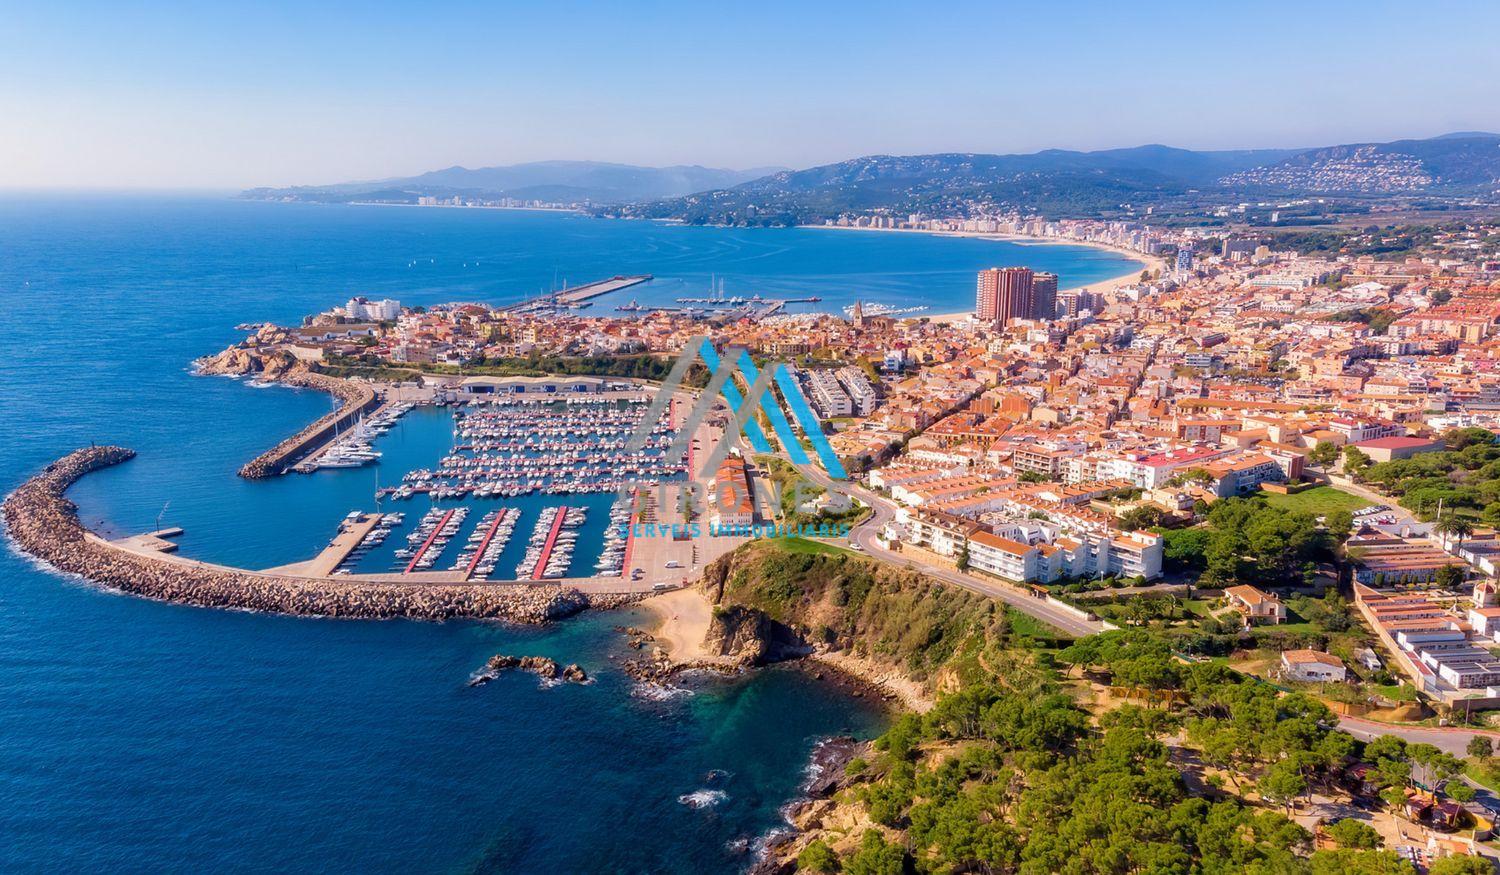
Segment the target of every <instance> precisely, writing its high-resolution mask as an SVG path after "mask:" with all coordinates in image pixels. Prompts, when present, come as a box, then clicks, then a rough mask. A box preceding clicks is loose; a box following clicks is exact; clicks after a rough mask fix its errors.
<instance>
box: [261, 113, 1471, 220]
mask: <svg viewBox="0 0 1500 875" xmlns="http://www.w3.org/2000/svg"><path fill="white" fill-rule="evenodd" d="M455 195H458V196H463V197H481V198H496V197H511V198H517V199H521V200H541V201H547V202H553V203H567V204H589V205H591V206H592V208H593V209H594V211H595V212H596V213H598V214H600V215H609V216H622V217H633V218H656V219H675V220H678V221H684V222H689V223H694V224H723V225H793V224H807V223H820V222H822V221H825V220H827V219H833V218H837V217H838V216H840V215H845V214H849V213H866V212H871V211H883V212H888V213H890V214H892V215H896V216H904V215H906V214H908V213H925V214H928V215H965V214H970V213H972V212H974V211H975V209H976V208H984V209H1005V208H1010V209H1017V210H1021V211H1025V212H1035V213H1039V214H1042V215H1046V216H1050V217H1068V216H1101V215H1103V216H1107V215H1119V214H1122V213H1128V212H1129V210H1126V209H1125V205H1130V207H1131V208H1134V207H1144V206H1152V205H1162V206H1163V207H1170V206H1173V205H1177V204H1193V205H1199V206H1201V205H1202V204H1224V203H1234V202H1236V201H1244V200H1251V199H1267V198H1271V199H1282V198H1298V197H1331V198H1351V199H1360V198H1364V199H1369V198H1374V197H1382V198H1386V199H1389V198H1391V197H1408V198H1409V197H1423V198H1450V199H1452V198H1467V199H1476V198H1478V199H1483V200H1487V201H1494V200H1495V199H1496V197H1497V195H1500V134H1493V133H1485V132H1478V131H1466V132H1459V133H1453V134H1446V135H1443V136H1440V137H1432V138H1429V139H1412V140H1396V141H1393V142H1387V143H1354V144H1346V145H1339V146H1325V147H1319V148H1310V149H1244V150H1231V151H1194V150H1190V149H1178V148H1173V147H1170V146H1163V145H1154V144H1153V145H1147V146H1136V147H1133V148H1127V149H1105V150H1101V151H1095V152H1075V151H1067V150H1061V149H1048V150H1044V151H1041V152H1033V153H1029V154H1021V155H990V154H982V153H940V154H933V155H904V156H902V155H871V156H866V157H862V158H855V159H852V160H848V161H840V162H838V163H835V164H825V165H822V166H819V167H811V168H808V169H805V170H786V169H778V168H755V169H749V170H724V169H714V168H707V167H698V166H674V167H638V166H633V165H627V164H606V163H599V162H592V161H542V162H535V163H530V164H516V165H510V166H502V167H482V168H477V169H469V168H465V167H449V168H447V169H445V170H434V171H432V172H429V173H424V174H421V175H420V176H413V177H406V178H401V179H386V180H378V181H372V182H350V183H342V184H339V185H329V186H314V187H301V188H282V189H271V188H258V189H251V190H250V191H247V192H245V193H244V196H245V197H250V198H262V199H277V200H308V201H324V202H348V201H380V202H392V203H415V202H416V201H417V198H418V197H421V196H437V197H440V198H447V197H452V196H455Z"/></svg>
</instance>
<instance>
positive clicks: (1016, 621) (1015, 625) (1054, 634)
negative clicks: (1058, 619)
mask: <svg viewBox="0 0 1500 875" xmlns="http://www.w3.org/2000/svg"><path fill="white" fill-rule="evenodd" d="M1005 616H1006V619H1007V620H1008V621H1009V622H1010V628H1011V631H1012V632H1015V633H1016V634H1017V635H1025V636H1027V637H1028V638H1034V639H1036V640H1038V641H1057V640H1058V639H1059V638H1066V637H1067V636H1066V635H1064V634H1063V633H1062V632H1061V631H1060V630H1058V629H1054V628H1052V627H1051V626H1049V625H1047V624H1046V623H1044V622H1042V621H1041V620H1038V619H1037V618H1036V617H1033V616H1031V615H1030V614H1023V613H1021V612H1020V611H1019V610H1017V609H1016V608H1014V607H1011V606H1010V605H1006V606H1005Z"/></svg>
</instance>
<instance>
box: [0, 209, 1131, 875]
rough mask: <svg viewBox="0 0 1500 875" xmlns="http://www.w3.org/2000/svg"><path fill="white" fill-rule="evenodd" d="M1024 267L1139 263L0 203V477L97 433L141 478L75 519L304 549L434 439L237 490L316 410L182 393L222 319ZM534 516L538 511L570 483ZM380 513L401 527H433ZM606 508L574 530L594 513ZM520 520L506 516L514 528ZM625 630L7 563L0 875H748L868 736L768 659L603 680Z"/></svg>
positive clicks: (623, 616) (737, 289)
mask: <svg viewBox="0 0 1500 875" xmlns="http://www.w3.org/2000/svg"><path fill="white" fill-rule="evenodd" d="M1015 263H1025V264H1030V265H1032V266H1033V267H1036V268H1037V269H1047V270H1053V271H1056V272H1058V273H1059V274H1061V275H1062V278H1063V279H1062V282H1063V284H1064V285H1077V284H1080V283H1084V282H1090V281H1095V280H1098V279H1103V278H1105V277H1108V276H1114V275H1117V274H1120V273H1122V272H1124V271H1126V270H1128V269H1129V268H1130V267H1131V264H1130V262H1128V261H1126V260H1124V259H1121V258H1119V257H1118V256H1114V255H1111V254H1108V253H1101V252H1098V251H1095V250H1089V249H1081V248H1076V247H1063V246H1036V247H1023V246H1018V245H1015V244H1008V243H998V242H994V241H983V240H971V239H942V238H935V237H929V236H923V235H903V234H858V233H852V232H851V233H839V232H824V231H818V230H780V231H778V230H734V229H716V228H685V227H675V226H667V225H660V224H653V223H644V222H618V221H607V220H596V219H590V218H585V217H581V216H575V215H568V214H552V213H526V212H512V211H493V210H444V209H425V210H424V209H400V208H379V207H323V206H306V205H280V204H267V203H251V202H241V201H235V200H231V199H228V198H207V197H196V196H195V197H144V196H131V197H125V196H97V195H88V196H84V195H79V196H71V197H29V196H6V197H4V198H0V314H3V316H0V417H3V429H0V489H3V490H4V491H7V492H8V491H9V490H10V489H13V488H14V487H15V486H16V485H17V484H19V483H20V482H21V481H22V480H23V479H25V478H26V477H27V476H29V475H30V474H32V473H34V472H35V471H37V470H38V469H39V468H41V467H42V466H44V465H45V464H47V462H49V461H50V460H52V459H54V458H56V457H57V456H59V455H61V454H63V453H65V452H67V451H68V450H70V449H73V448H75V447H78V446H82V445H87V444H89V443H90V442H100V443H115V444H121V445H124V446H129V447H132V448H134V449H136V450H137V451H138V452H139V456H138V457H137V458H136V459H135V460H133V461H131V462H129V463H127V464H124V465H121V466H119V467H117V468H114V469H110V470H108V471H103V472H99V473H97V474H93V475H90V476H89V477H87V478H85V479H84V480H83V481H81V482H80V483H79V484H78V485H77V487H75V488H74V490H73V491H72V492H71V493H70V497H72V498H73V499H74V500H75V501H77V502H78V504H79V506H80V512H81V514H82V517H83V519H84V521H85V523H86V524H88V525H89V526H91V527H94V528H97V529H99V530H101V531H104V532H106V533H113V534H124V533H134V532H140V531H145V530H149V529H153V528H156V526H157V525H158V523H160V524H161V525H170V526H181V527H183V528H184V530H185V534H184V536H183V537H182V538H181V539H180V542H181V549H182V553H183V554H184V555H187V556H191V557H194V558H200V559H205V560H209V561H215V562H224V563H229V564H235V565H242V566H247V567H253V568H264V567H270V566H274V565H279V564H283V563H288V562H295V561H299V560H302V559H306V558H309V557H311V556H312V555H314V554H315V553H316V552H317V550H318V549H320V548H321V547H322V546H323V545H324V544H326V543H327V541H328V539H329V538H330V537H331V536H332V534H333V531H334V527H335V526H336V524H337V521H338V519H339V518H340V517H342V516H343V515H344V514H345V513H347V512H348V511H349V510H352V509H355V508H365V509H368V508H370V507H372V506H373V492H374V490H375V488H376V486H377V485H394V484H395V482H396V479H397V478H398V477H399V475H400V473H403V472H404V471H406V470H410V469H411V468H413V467H421V466H427V465H431V464H433V463H434V462H435V461H436V458H438V457H440V455H441V453H442V452H445V451H446V449H447V446H449V445H451V435H446V434H444V429H446V428H448V427H449V426H448V424H447V422H446V420H445V419H443V418H441V417H439V418H437V419H430V418H428V417H427V416H426V415H422V416H411V417H408V420H406V421H404V423H403V425H402V426H400V427H398V428H397V429H393V431H392V432H391V434H389V435H387V436H385V437H384V438H382V439H381V442H380V445H379V449H381V451H382V452H383V453H384V454H385V455H384V456H383V458H382V459H381V461H380V464H379V465H377V466H372V467H370V468H362V469H348V470H338V471H323V472H319V473H317V474H313V475H307V476H300V475H289V476H286V477H281V478H275V479H271V480H266V481H257V482H250V481H245V480H242V479H240V478H238V477H236V476H235V471H236V469H237V468H238V467H239V466H240V465H242V464H243V463H244V462H246V461H248V460H249V459H251V458H253V457H254V456H255V455H257V454H258V453H260V452H261V451H263V450H265V449H266V448H268V447H270V446H272V445H274V444H275V443H276V442H278V441H279V440H281V439H282V438H284V437H286V436H287V435H290V434H292V433H293V432H295V431H296V430H297V429H299V428H301V427H302V426H303V425H304V424H306V423H307V422H309V421H310V420H312V419H314V418H316V417H317V416H319V415H321V414H323V413H324V412H326V411H328V410H329V409H330V406H331V401H330V399H329V398H328V396H326V395H323V394H320V393H317V392H312V391H303V390H291V389H286V388H281V387H271V388H257V387H255V386H254V385H253V384H251V383H249V382H247V381H244V380H232V379H227V378H213V377H197V376H194V375H193V374H192V373H191V371H190V368H189V363H190V362H191V360H192V359H193V358H195V357H197V356H201V355H204V354H208V353H213V352H216V351H218V350H219V349H221V348H223V347H224V346H226V345H227V344H229V343H231V342H233V341H234V340H236V339H237V338H238V337H239V336H241V334H240V332H237V331H235V329H234V325H235V324H237V323H241V322H253V321H261V320H273V321H277V322H280V323H283V324H296V323H297V321H298V320H300V319H301V317H302V316H303V315H305V314H308V313H311V312H314V311H317V310H321V309H326V308H328V307H330V306H332V305H335V304H339V303H342V302H343V301H344V300H346V299H347V298H348V297H350V296H352V295H355V294H363V295H368V296H372V297H396V298H399V299H401V300H402V301H403V302H404V303H407V304H434V303H440V302H444V301H452V300H474V301H484V302H490V303H498V302H504V301H511V300H518V299H520V298H523V297H526V296H529V295H532V294H535V293H536V292H537V291H539V290H543V289H546V288H548V287H550V286H551V285H553V284H554V283H556V284H558V285H561V284H562V282H563V281H564V280H566V281H567V282H569V283H579V282H585V281H589V280H593V279H599V278H602V277H606V276H612V275H615V274H634V273H651V274H654V275H655V276H656V277H658V279H657V280H655V281H654V282H652V283H650V284H648V285H644V286H639V287H637V288H635V289H632V290H629V291H628V292H627V293H620V294H618V295H613V296H609V297H607V298H602V299H600V303H598V304H596V309H595V312H608V311H609V310H611V309H612V307H613V306H615V305H616V304H614V303H612V301H611V299H613V298H621V299H622V300H628V299H629V298H632V297H634V298H637V299H639V300H641V302H642V303H649V304H655V305H664V306H670V305H671V304H672V301H671V299H672V298H674V297H676V296H682V295H702V294H704V293H705V292H706V291H707V289H708V286H709V283H710V281H711V278H713V277H722V278H725V279H726V288H727V290H728V293H730V294H734V293H741V294H747V295H748V294H754V293H760V294H762V295H764V296H767V297H777V296H799V297H800V296H808V295H818V296H820V297H822V298H823V303H821V304H820V305H816V306H818V307H820V308H822V309H834V308H837V307H841V306H843V305H845V304H847V303H850V302H852V301H853V300H855V299H860V300H865V301H876V302H885V303H890V304H892V305H898V306H910V305H912V303H913V301H921V302H923V303H928V304H929V305H930V306H931V307H932V310H933V312H944V311H946V310H955V309H963V308H964V307H966V306H968V305H969V304H970V303H971V301H972V294H973V293H972V289H973V275H974V272H975V271H976V270H978V269H980V268H983V267H988V266H991V265H996V264H1015ZM585 312H587V311H585ZM424 428H426V431H424ZM434 454H437V455H434ZM556 498H557V499H558V500H557V501H551V497H547V498H546V499H537V498H535V497H533V498H532V499H530V500H529V502H530V503H531V504H536V505H538V506H541V505H544V504H546V503H549V502H551V503H565V502H566V500H567V499H569V498H572V497H571V496H567V497H556ZM387 509H390V510H403V511H406V512H407V513H408V515H409V518H410V517H415V516H417V515H419V514H420V512H421V511H422V510H424V509H425V505H424V504H421V503H418V502H416V501H410V502H398V503H395V504H394V505H389V506H388V508H387ZM606 511H607V504H605V505H601V506H600V507H599V508H598V509H596V510H591V515H592V516H594V517H597V519H596V520H595V522H596V523H597V524H600V525H602V524H603V521H604V514H605V513H606ZM532 512H535V510H534V509H533V511H532ZM529 531H530V517H529V516H528V517H527V518H525V519H523V520H522V523H521V525H519V526H518V527H517V529H516V535H515V540H516V542H524V540H525V537H526V536H527V534H528V533H529ZM453 549H457V548H456V547H455V548H453ZM585 559H587V564H588V565H589V566H591V565H592V561H593V560H592V557H591V555H590V554H583V555H580V557H579V560H578V561H584V560H585ZM507 561H509V556H508V557H507ZM506 567H508V566H506V565H505V564H504V563H502V566H501V567H500V568H498V569H497V570H504V569H505V568H506ZM640 622H644V620H643V619H642V618H641V617H640V616H639V615H637V614H635V613H634V612H629V611H626V612H617V613H610V614H590V615H585V616H583V617H581V618H577V619H573V620H570V621H567V622H564V623H560V624H556V625H554V626H551V627H548V628H545V629H531V628H518V627H514V626H506V625H501V624H493V623H478V622H450V623H418V622H408V621H385V622H374V621H339V620H322V619H306V618H290V617H277V616H267V615H260V614H253V613H246V612H235V611H218V610H205V609H200V608H191V607H182V606H173V605H165V604H158V603H154V602H149V601H145V600H141V599H137V598H133V597H128V596H122V595H118V594H113V593H108V592H104V591H100V590H98V589H96V588H94V587H91V586H89V585H86V584H83V583H80V582H78V581H75V580H67V579H62V578H60V577H58V576H56V575H53V574H50V573H47V572H45V571H43V570H40V569H38V568H37V567H36V566H35V565H34V564H33V563H31V562H30V561H28V560H26V559H25V558H22V557H19V556H17V555H15V554H14V553H13V552H11V551H6V552H4V553H0V750H3V752H4V756H0V854H3V856H4V860H3V863H0V869H4V870H5V871H20V872H29V871H43V870H46V871H59V870H60V871H77V870H89V871H152V872H189V871H247V872H300V871H393V872H394V871H400V872H695V873H696V872H716V871H726V872H727V871H735V870H737V869H740V868H743V867H744V866H745V865H747V863H748V862H749V857H748V852H747V851H746V848H747V847H749V846H753V843H754V841H755V840H756V838H757V837H759V836H762V835H764V834H765V833H766V832H767V831H768V830H771V829H773V828H775V827H776V826H777V825H778V824H779V823H780V816H779V814H778V809H779V808H780V806H782V805H783V804H784V803H785V802H786V801H787V800H788V799H789V798H791V797H792V796H793V795H794V794H795V792H796V788H797V786H798V784H799V782H800V781H801V779H802V774H801V771H802V769H803V767H804V765H805V763H806V759H807V756H808V754H809V752H810V750H811V748H812V745H813V744H814V743H815V742H816V740H817V739H819V738H821V737H824V736H826V735H829V734H833V733H843V732H852V733H854V734H856V735H864V736H868V735H871V734H874V733H875V732H878V731H879V728H880V727H881V726H882V725H883V723H884V720H885V717H884V715H883V714H882V713H881V711H880V710H879V709H878V708H876V707H875V706H874V705H873V704H872V703H871V702H870V701H868V700H867V699H860V698H854V697H852V696H851V695H850V694H849V693H848V692H846V691H845V690H843V689H842V688H839V687H835V686H832V685H829V684H825V683H822V682H818V681H814V680H812V679H810V678H808V677H806V676H805V675H803V674H801V673H798V672H795V671H789V670H785V669H779V670H772V671H765V672H760V673H756V674H753V675H750V676H746V677H741V678H737V679H729V680H714V679H696V680H693V681H691V682H690V683H689V684H687V685H686V690H685V691H684V692H681V693H674V694H669V695H661V694H660V692H661V691H655V692H652V691H643V690H641V689H640V688H638V687H637V686H636V685H635V684H634V683H632V682H631V681H630V680H629V679H628V678H627V677H625V675H624V674H623V673H622V672H621V671H620V669H619V667H618V665H619V661H620V660H621V659H622V658H626V657H628V656H630V655H632V654H633V653H634V652H633V651H630V650H628V649H627V647H626V646H625V643H624V642H623V640H622V638H621V636H619V635H618V634H616V633H615V632H614V631H613V628H614V627H615V626H616V625H620V624H633V623H640ZM500 652H504V653H511V654H517V655H530V654H538V655H546V656H552V657H555V658H557V659H558V660H560V661H564V662H577V663H580V664H581V665H583V667H584V668H585V669H587V670H588V671H589V672H590V673H591V674H593V675H594V676H595V677H596V682H595V683H592V684H589V685H584V686H579V685H558V686H547V685H543V684H541V683H539V682H538V680H537V679H536V678H535V677H533V676H531V675H529V674H508V675H505V676H503V677H501V678H499V679H498V680H496V681H494V682H492V683H490V684H488V685H486V686H483V687H475V688H471V687H468V686H467V685H466V681H467V679H468V678H469V677H470V675H471V674H472V672H473V671H474V670H475V669H477V668H478V667H479V666H480V665H482V664H483V662H484V661H485V659H487V658H488V657H489V656H490V655H492V654H495V653H500ZM643 693H644V694H643Z"/></svg>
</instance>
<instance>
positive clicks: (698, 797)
mask: <svg viewBox="0 0 1500 875" xmlns="http://www.w3.org/2000/svg"><path fill="white" fill-rule="evenodd" d="M728 798H729V794H728V793H725V792H724V791H723V790H707V789H704V790H694V791H693V792H691V793H684V794H682V795H681V796H678V797H677V801H678V802H680V803H682V804H683V805H686V806H687V807H689V808H712V807H714V806H715V805H718V804H719V803H720V802H723V801H724V800H725V799H728Z"/></svg>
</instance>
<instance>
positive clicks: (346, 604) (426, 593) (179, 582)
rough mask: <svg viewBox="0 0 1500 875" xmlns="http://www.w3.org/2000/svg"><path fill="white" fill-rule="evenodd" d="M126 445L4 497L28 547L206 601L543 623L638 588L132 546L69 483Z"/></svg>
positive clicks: (120, 457) (163, 593)
mask: <svg viewBox="0 0 1500 875" xmlns="http://www.w3.org/2000/svg"><path fill="white" fill-rule="evenodd" d="M134 456H135V451H134V450H130V449H127V448H124V447H88V448H85V449H80V450H75V451H74V452H72V453H69V454H68V455H66V456H64V457H62V458H61V459H58V460H57V461H56V462H53V463H52V464H51V465H48V466H47V468H46V469H45V470H44V471H42V472H41V473H40V474H37V475H36V476H35V477H32V478H31V479H30V480H27V481H26V482H25V483H23V484H21V486H20V487H19V488H18V489H16V491H15V492H13V493H11V494H10V495H9V496H8V497H6V499H5V503H4V506H3V513H4V518H5V524H6V528H7V529H8V530H9V532H10V536H11V537H12V538H13V539H14V540H15V542H16V544H17V545H18V546H19V547H20V548H21V549H22V550H23V551H25V552H26V553H28V554H30V555H32V556H35V557H36V558H38V559H41V560H43V561H44V562H46V563H48V564H49V565H51V566H53V567H54V568H56V569H58V570H60V571H64V572H68V573H71V574H76V575H78V576H80V577H83V578H86V579H88V580H90V581H93V582H95V583H98V584H101V585H103V586H107V587H111V588H114V589H118V590H121V591H123V592H128V593H132V594H135V595H140V596H145V597H147V598H153V599H159V600H161V601H167V602H176V603H182V604H190V605H200V606H203V607H215V608H244V609H250V610H257V611H267V612H271V613H279V614H298V615H305V616H319V617H351V618H388V617H411V618H417V619H425V620H444V619H449V618H458V617H474V618H493V619H502V620H510V621H513V622H522V623H542V622H546V621H548V620H554V619H558V618H561V617H566V616H569V615H572V614H575V613H577V612H579V611H581V610H584V609H585V608H590V607H593V608H614V607H619V606H620V605H623V604H626V603H628V602H632V601H635V600H636V599H637V598H638V596H634V595H596V596H588V595H585V594H583V593H581V592H579V591H577V590H575V589H564V588H563V587H561V586H507V585H491V584H427V583H397V582H386V581H377V582H365V581H350V580H340V579H336V578H311V577H293V576H287V575H276V574H262V573H258V572H254V571H243V570H239V569H232V568H226V567H223V566H213V565H203V564H198V563H192V562H184V561H181V560H177V559H172V558H168V557H165V556H162V557H159V558H158V557H153V556H146V555H141V554H138V553H134V552H131V551H128V550H125V549H122V548H120V547H118V546H115V545H113V544H111V543H109V542H108V541H105V540H103V539H101V538H99V537H97V536H95V535H93V534H91V533H90V532H89V531H88V530H87V529H85V528H84V526H83V524H82V523H81V522H80V521H79V519H78V507H77V505H75V504H74V503H73V502H71V501H69V500H68V499H67V498H66V496H65V495H64V493H66V492H67V490H68V487H69V486H71V485H72V484H73V483H74V481H76V480H78V479H79V478H80V477H82V476H84V475H85V474H88V473H89V472H91V471H97V470H99V469H101V468H107V467H109V466H111V465H117V464H120V463H121V462H125V461H127V460H129V459H131V458H134Z"/></svg>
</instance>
